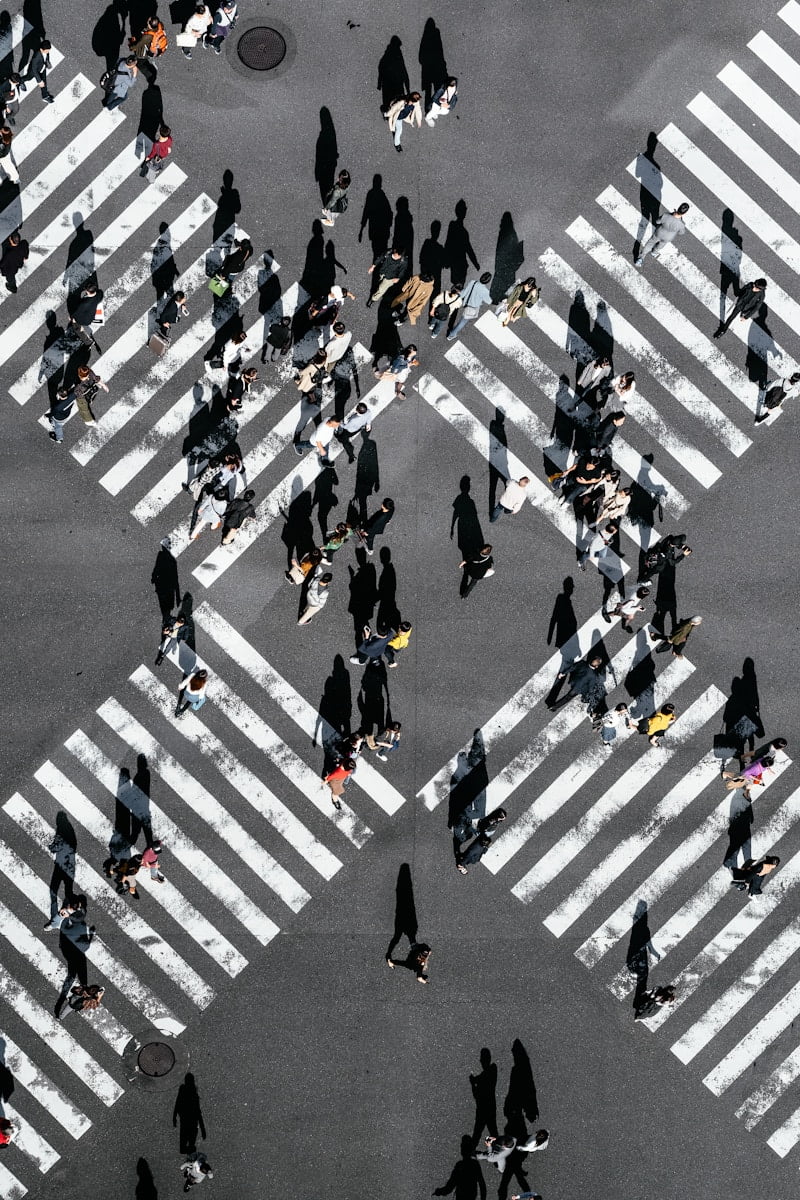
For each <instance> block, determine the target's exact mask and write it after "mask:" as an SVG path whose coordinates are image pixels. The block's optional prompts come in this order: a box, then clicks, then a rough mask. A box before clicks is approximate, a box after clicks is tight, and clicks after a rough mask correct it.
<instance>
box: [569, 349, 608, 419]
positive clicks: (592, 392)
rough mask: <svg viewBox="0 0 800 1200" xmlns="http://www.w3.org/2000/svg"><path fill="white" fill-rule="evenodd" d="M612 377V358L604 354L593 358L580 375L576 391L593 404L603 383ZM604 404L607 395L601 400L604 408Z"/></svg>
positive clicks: (588, 402) (580, 396) (600, 405)
mask: <svg viewBox="0 0 800 1200" xmlns="http://www.w3.org/2000/svg"><path fill="white" fill-rule="evenodd" d="M610 378H611V359H610V358H607V357H606V356H605V355H604V354H602V355H600V356H599V357H598V358H595V359H592V361H591V362H588V363H587V364H586V366H585V367H584V368H583V370H582V371H581V373H580V375H579V376H578V384H577V388H576V391H577V393H578V396H579V398H580V399H581V400H585V401H586V403H587V404H590V405H591V404H592V402H593V400H594V399H595V397H596V396H597V394H598V391H599V390H600V389H602V385H603V383H604V382H606V381H607V380H610ZM603 404H605V397H603V398H602V399H601V400H600V404H599V407H600V408H602V406H603Z"/></svg>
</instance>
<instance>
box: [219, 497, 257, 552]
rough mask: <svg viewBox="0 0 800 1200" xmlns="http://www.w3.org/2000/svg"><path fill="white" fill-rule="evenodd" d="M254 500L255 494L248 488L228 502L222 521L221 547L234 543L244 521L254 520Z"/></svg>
mask: <svg viewBox="0 0 800 1200" xmlns="http://www.w3.org/2000/svg"><path fill="white" fill-rule="evenodd" d="M254 498H255V492H254V491H253V489H252V488H248V489H247V491H246V492H243V493H242V495H241V496H239V497H237V498H235V499H233V500H229V501H228V507H227V508H226V509H225V516H224V517H223V519H222V545H223V546H230V544H231V542H233V541H235V539H236V534H237V532H238V530H240V529H241V528H242V526H243V525H244V523H245V521H253V520H254V519H255V515H256V510H255V508H254V507H253V499H254Z"/></svg>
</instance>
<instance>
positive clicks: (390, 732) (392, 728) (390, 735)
mask: <svg viewBox="0 0 800 1200" xmlns="http://www.w3.org/2000/svg"><path fill="white" fill-rule="evenodd" d="M402 728H403V726H402V725H401V724H400V722H399V721H390V722H389V723H388V725H387V726H386V728H385V729H384V730H383V731H382V732H381V733H378V734H376V735H375V736H374V737H373V735H372V734H371V733H368V734H367V735H366V738H365V741H366V743H367V745H368V746H369V748H370V750H374V751H375V757H376V758H379V759H380V760H381V762H388V755H390V754H391V752H392V751H393V750H399V749H400V735H401V730H402Z"/></svg>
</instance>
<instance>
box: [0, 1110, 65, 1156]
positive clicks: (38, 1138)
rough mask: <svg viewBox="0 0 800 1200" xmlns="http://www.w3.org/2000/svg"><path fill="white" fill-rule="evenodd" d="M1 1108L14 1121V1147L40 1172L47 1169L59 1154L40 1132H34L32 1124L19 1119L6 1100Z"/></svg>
mask: <svg viewBox="0 0 800 1200" xmlns="http://www.w3.org/2000/svg"><path fill="white" fill-rule="evenodd" d="M3 1108H4V1109H5V1115H6V1117H8V1119H9V1120H13V1121H15V1122H16V1126H17V1133H16V1136H15V1138H14V1145H15V1146H16V1148H17V1149H18V1150H19V1151H21V1153H22V1154H24V1155H25V1156H26V1157H27V1158H30V1159H33V1162H34V1163H35V1164H36V1166H37V1167H38V1168H39V1170H40V1171H41V1172H42V1174H44V1173H45V1172H46V1171H49V1170H50V1168H51V1167H52V1166H54V1165H55V1164H56V1163H57V1162H58V1160H59V1158H60V1157H61V1155H60V1154H59V1153H58V1151H57V1150H54V1149H53V1147H52V1146H51V1145H50V1143H49V1142H48V1141H47V1140H46V1139H45V1138H43V1137H42V1135H41V1134H40V1133H37V1132H36V1130H35V1129H34V1128H33V1126H32V1125H29V1124H28V1122H27V1121H25V1120H22V1119H20V1116H19V1114H18V1113H17V1111H16V1109H15V1108H14V1106H13V1105H12V1104H10V1103H9V1101H8V1100H4V1101H3Z"/></svg>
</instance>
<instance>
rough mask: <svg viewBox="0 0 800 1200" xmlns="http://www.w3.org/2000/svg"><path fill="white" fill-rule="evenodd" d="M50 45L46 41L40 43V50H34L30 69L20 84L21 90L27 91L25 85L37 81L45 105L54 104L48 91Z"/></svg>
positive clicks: (29, 64) (29, 65)
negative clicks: (32, 80)
mask: <svg viewBox="0 0 800 1200" xmlns="http://www.w3.org/2000/svg"><path fill="white" fill-rule="evenodd" d="M50 49H51V47H50V43H49V42H48V41H47V40H46V39H45V40H44V41H42V42H40V43H39V49H38V50H34V52H33V54H32V55H31V61H30V62H29V63H28V69H27V71H26V72H25V74H24V75H23V76H22V79H21V80H20V82H19V90H20V91H21V92H24V91H25V90H26V88H25V83H26V81H27V80H29V79H35V80H36V82H37V84H38V86H39V87H40V89H41V92H42V99H43V100H44V102H45V104H52V103H53V99H54V97H53V96H51V95H50V93H49V92H48V90H47V72H48V71H49V70H50Z"/></svg>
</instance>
